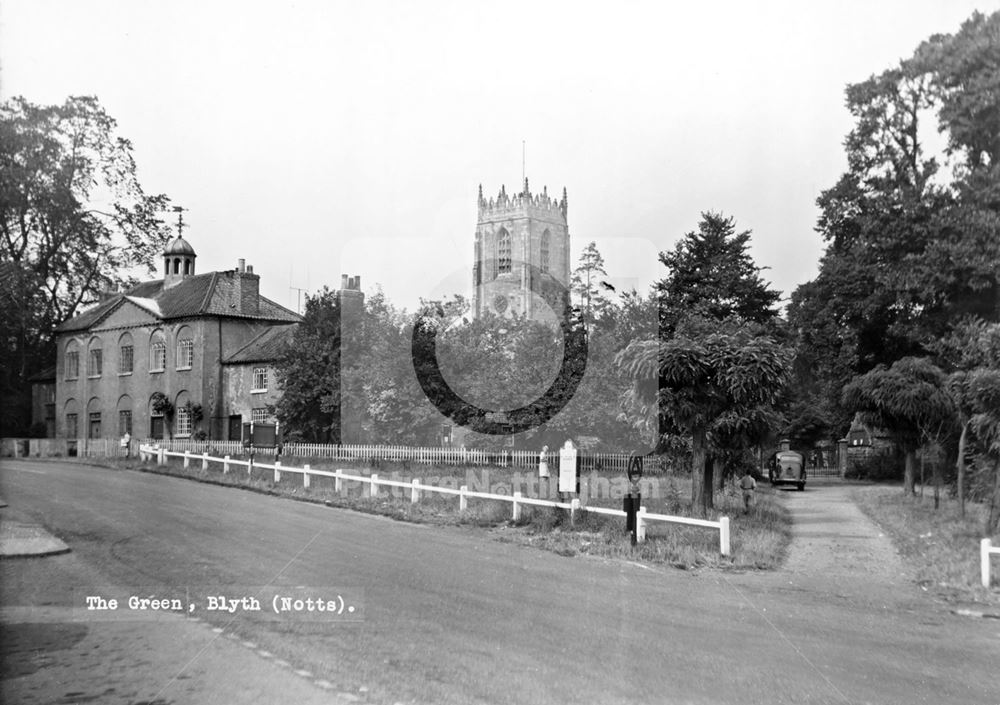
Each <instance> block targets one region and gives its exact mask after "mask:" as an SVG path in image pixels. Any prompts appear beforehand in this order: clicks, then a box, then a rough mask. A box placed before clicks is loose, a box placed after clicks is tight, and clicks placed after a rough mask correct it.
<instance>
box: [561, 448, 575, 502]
mask: <svg viewBox="0 0 1000 705" xmlns="http://www.w3.org/2000/svg"><path fill="white" fill-rule="evenodd" d="M559 491H560V492H576V448H575V447H573V441H570V440H567V441H566V443H565V445H563V447H562V448H560V449H559Z"/></svg>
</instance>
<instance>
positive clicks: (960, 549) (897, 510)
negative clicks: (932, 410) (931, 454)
mask: <svg viewBox="0 0 1000 705" xmlns="http://www.w3.org/2000/svg"><path fill="white" fill-rule="evenodd" d="M852 498H853V499H854V501H855V502H856V503H857V505H858V507H860V508H861V510H862V511H863V512H864V513H865V514H867V515H868V517H869V518H870V519H871V520H872V521H874V522H875V523H876V524H878V525H879V526H880V527H881V528H882V529H883V530H884V531H885V532H886V533H887V534H888V535H889V536H890V537H891V538H892V540H893V543H894V544H895V545H896V548H897V549H898V550H899V552H900V553H901V554H902V555H903V557H904V558H905V559H906V562H907V563H908V564H909V565H910V566H911V567H912V568H913V572H914V574H915V576H916V580H917V583H918V584H919V585H920V586H921V587H922V588H923V589H924V590H927V591H928V592H932V593H934V594H935V595H936V596H938V597H940V598H942V599H945V600H947V601H951V602H979V603H985V604H990V605H993V606H998V605H1000V591H998V590H997V589H996V587H995V586H996V584H997V582H1000V581H998V580H997V577H996V574H997V573H998V572H1000V566H998V565H997V561H996V559H995V558H994V579H993V584H994V587H993V589H992V590H990V589H987V588H984V587H982V585H981V583H980V572H979V571H980V564H979V542H980V540H981V539H983V538H986V537H984V536H983V534H982V527H983V522H984V513H985V511H986V509H985V507H983V506H981V505H978V504H975V503H971V502H970V503H967V504H966V516H965V518H964V519H963V518H961V517H960V516H959V514H958V502H957V501H955V500H945V499H942V501H941V506H940V508H939V509H937V510H935V509H934V500H933V499H932V498H930V497H926V498H924V499H922V500H921V498H919V497H908V496H906V495H905V494H903V492H902V489H901V488H900V487H899V486H895V487H888V486H885V485H877V486H871V487H858V488H856V489H855V490H854V492H853V496H852ZM991 538H992V539H993V542H994V543H998V542H1000V535H997V534H994V535H993V536H992V537H991Z"/></svg>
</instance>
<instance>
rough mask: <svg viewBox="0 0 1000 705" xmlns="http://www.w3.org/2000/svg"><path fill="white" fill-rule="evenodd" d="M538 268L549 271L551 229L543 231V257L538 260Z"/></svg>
mask: <svg viewBox="0 0 1000 705" xmlns="http://www.w3.org/2000/svg"><path fill="white" fill-rule="evenodd" d="M538 268H539V269H541V270H542V271H543V272H547V271H549V231H548V230H546V231H545V232H543V233H542V247H541V257H540V258H539V260H538Z"/></svg>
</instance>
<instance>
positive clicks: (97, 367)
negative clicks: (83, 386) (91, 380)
mask: <svg viewBox="0 0 1000 705" xmlns="http://www.w3.org/2000/svg"><path fill="white" fill-rule="evenodd" d="M103 370H104V350H103V348H102V346H101V339H100V338H97V337H94V338H91V339H90V345H89V346H87V376H88V377H100V376H101V373H102V372H103Z"/></svg>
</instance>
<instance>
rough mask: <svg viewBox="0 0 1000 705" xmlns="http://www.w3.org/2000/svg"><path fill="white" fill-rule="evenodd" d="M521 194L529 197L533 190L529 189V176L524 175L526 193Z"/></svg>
mask: <svg viewBox="0 0 1000 705" xmlns="http://www.w3.org/2000/svg"><path fill="white" fill-rule="evenodd" d="M521 195H522V196H524V197H525V198H527V197H528V196H530V195H531V192H530V191H528V177H527V176H525V177H524V193H522V194H521Z"/></svg>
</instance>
